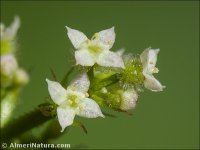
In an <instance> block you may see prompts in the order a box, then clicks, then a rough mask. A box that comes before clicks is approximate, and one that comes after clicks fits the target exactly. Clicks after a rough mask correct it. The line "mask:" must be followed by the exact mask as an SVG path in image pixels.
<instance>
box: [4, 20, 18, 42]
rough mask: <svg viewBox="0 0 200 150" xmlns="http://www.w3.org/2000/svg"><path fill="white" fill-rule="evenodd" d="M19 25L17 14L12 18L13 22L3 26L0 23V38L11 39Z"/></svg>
mask: <svg viewBox="0 0 200 150" xmlns="http://www.w3.org/2000/svg"><path fill="white" fill-rule="evenodd" d="M19 26H20V19H19V17H18V16H16V17H15V18H14V21H13V23H12V24H11V25H10V26H9V27H7V28H5V26H4V24H2V23H1V24H0V30H1V33H0V35H1V40H13V39H14V38H15V36H16V34H17V31H18V29H19Z"/></svg>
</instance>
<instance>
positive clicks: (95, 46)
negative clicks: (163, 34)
mask: <svg viewBox="0 0 200 150" xmlns="http://www.w3.org/2000/svg"><path fill="white" fill-rule="evenodd" d="M87 48H88V50H89V51H90V52H91V53H93V54H99V53H101V52H102V50H103V47H102V45H101V42H100V41H99V40H97V39H92V40H88V41H87Z"/></svg>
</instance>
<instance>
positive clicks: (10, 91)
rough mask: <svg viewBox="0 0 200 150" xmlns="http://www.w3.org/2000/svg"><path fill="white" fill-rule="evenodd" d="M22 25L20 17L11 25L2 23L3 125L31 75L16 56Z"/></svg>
mask: <svg viewBox="0 0 200 150" xmlns="http://www.w3.org/2000/svg"><path fill="white" fill-rule="evenodd" d="M19 26H20V19H19V17H15V18H14V21H13V23H12V24H11V25H10V26H9V27H5V26H4V24H3V23H1V24H0V30H1V33H0V36H1V55H0V61H1V62H0V67H1V72H0V75H1V108H2V111H1V118H2V119H1V127H3V126H4V125H5V124H6V122H7V121H8V120H9V118H10V116H11V113H12V111H13V110H14V108H15V106H16V102H17V97H18V92H19V90H20V89H21V87H23V86H24V85H25V84H27V82H28V81H29V76H28V74H27V73H26V71H25V70H24V69H22V68H21V67H19V65H18V62H17V59H16V57H15V50H16V47H17V46H16V34H17V31H18V29H19Z"/></svg>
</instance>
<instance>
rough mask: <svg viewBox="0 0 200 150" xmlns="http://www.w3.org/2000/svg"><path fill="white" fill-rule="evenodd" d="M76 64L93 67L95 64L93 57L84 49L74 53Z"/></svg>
mask: <svg viewBox="0 0 200 150" xmlns="http://www.w3.org/2000/svg"><path fill="white" fill-rule="evenodd" d="M75 59H76V64H77V65H78V64H80V65H82V66H93V65H94V64H95V58H94V57H93V55H92V54H91V53H90V52H89V51H88V50H86V49H81V50H78V51H75Z"/></svg>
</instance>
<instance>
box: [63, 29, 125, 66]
mask: <svg viewBox="0 0 200 150" xmlns="http://www.w3.org/2000/svg"><path fill="white" fill-rule="evenodd" d="M66 28H67V30H68V33H67V35H68V37H69V39H70V40H71V42H72V44H73V46H74V47H75V48H76V49H77V51H76V52H75V59H76V64H80V65H82V66H93V65H94V64H95V63H97V64H99V65H100V66H104V67H120V68H124V62H123V60H122V58H121V56H120V55H118V54H117V53H115V52H112V51H109V49H110V48H111V47H112V46H113V44H114V42H115V32H114V27H112V28H110V29H106V30H103V31H100V32H98V33H96V34H95V35H94V36H93V37H92V39H91V40H89V39H88V38H87V37H86V35H85V34H84V33H82V32H80V31H78V30H75V29H71V28H69V27H67V26H66Z"/></svg>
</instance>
